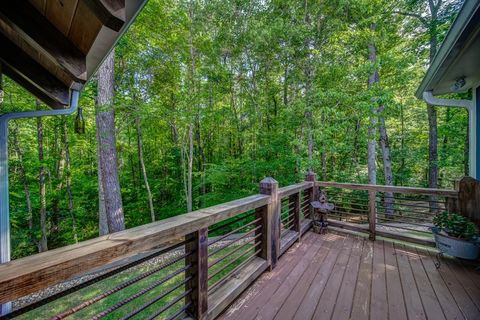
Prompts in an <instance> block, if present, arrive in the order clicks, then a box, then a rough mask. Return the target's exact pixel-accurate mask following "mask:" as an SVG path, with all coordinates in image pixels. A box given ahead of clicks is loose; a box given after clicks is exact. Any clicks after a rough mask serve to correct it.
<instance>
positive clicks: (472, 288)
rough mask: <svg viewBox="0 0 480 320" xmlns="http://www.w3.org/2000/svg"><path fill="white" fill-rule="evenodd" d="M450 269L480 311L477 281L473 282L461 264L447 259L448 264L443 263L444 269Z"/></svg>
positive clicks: (479, 293)
mask: <svg viewBox="0 0 480 320" xmlns="http://www.w3.org/2000/svg"><path fill="white" fill-rule="evenodd" d="M446 266H448V268H450V272H452V273H453V274H454V275H455V277H456V279H457V281H458V282H459V283H460V284H461V285H462V286H463V288H464V289H465V291H466V292H467V294H468V295H469V296H470V299H472V301H473V303H474V304H475V306H476V307H477V309H478V310H480V288H478V287H477V285H476V284H475V281H473V280H472V276H471V275H470V274H468V273H467V272H465V271H464V270H463V268H462V266H461V265H460V263H458V262H456V261H452V260H449V259H447V260H446V263H443V264H442V266H441V267H440V268H442V267H446ZM458 270H462V271H464V272H456V271H458Z"/></svg>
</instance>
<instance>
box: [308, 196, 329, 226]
mask: <svg viewBox="0 0 480 320" xmlns="http://www.w3.org/2000/svg"><path fill="white" fill-rule="evenodd" d="M310 205H311V206H312V208H313V221H312V224H313V231H314V232H315V233H319V234H324V233H325V232H326V231H327V227H328V221H327V216H328V213H329V212H330V211H332V210H333V208H334V205H333V204H332V203H328V202H327V195H326V193H325V192H323V191H320V196H319V201H312V202H311V203H310Z"/></svg>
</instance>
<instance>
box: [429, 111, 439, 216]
mask: <svg viewBox="0 0 480 320" xmlns="http://www.w3.org/2000/svg"><path fill="white" fill-rule="evenodd" d="M427 112H428V128H429V130H428V138H429V144H428V155H429V158H428V186H429V187H430V188H438V132H437V110H436V109H435V107H433V106H431V105H428V106H427ZM437 210H438V203H437V197H436V196H431V197H430V211H431V212H435V211H437Z"/></svg>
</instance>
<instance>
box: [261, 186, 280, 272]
mask: <svg viewBox="0 0 480 320" xmlns="http://www.w3.org/2000/svg"><path fill="white" fill-rule="evenodd" d="M260 193H261V194H265V195H269V196H270V200H271V201H270V203H269V204H268V205H267V206H266V209H264V210H265V211H266V212H263V216H264V217H265V216H266V218H264V219H265V222H266V225H265V224H264V225H263V226H264V227H263V228H262V229H263V231H262V232H263V233H264V234H263V237H262V238H264V239H262V240H263V241H265V242H264V243H265V244H266V246H267V247H266V250H267V251H266V255H265V256H266V259H267V261H268V262H269V264H270V270H272V269H273V268H275V266H276V265H277V261H278V257H279V255H280V209H281V206H280V199H279V198H278V182H277V181H276V180H275V179H273V178H271V177H268V178H265V179H263V180H262V181H260ZM257 212H258V211H257Z"/></svg>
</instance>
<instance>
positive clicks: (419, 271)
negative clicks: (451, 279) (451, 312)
mask: <svg viewBox="0 0 480 320" xmlns="http://www.w3.org/2000/svg"><path fill="white" fill-rule="evenodd" d="M408 258H409V261H410V266H411V267H412V271H413V276H414V278H415V282H416V283H417V288H418V292H419V293H420V299H422V304H423V308H424V310H425V314H426V315H427V318H428V319H438V320H441V319H445V315H444V314H443V310H442V307H441V306H440V303H439V302H438V297H437V295H436V294H435V291H433V288H432V284H431V283H430V280H429V279H428V276H427V273H426V272H425V269H424V268H423V265H422V262H421V260H420V256H419V255H418V253H417V251H416V250H412V251H411V252H410V255H409V257H408Z"/></svg>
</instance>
